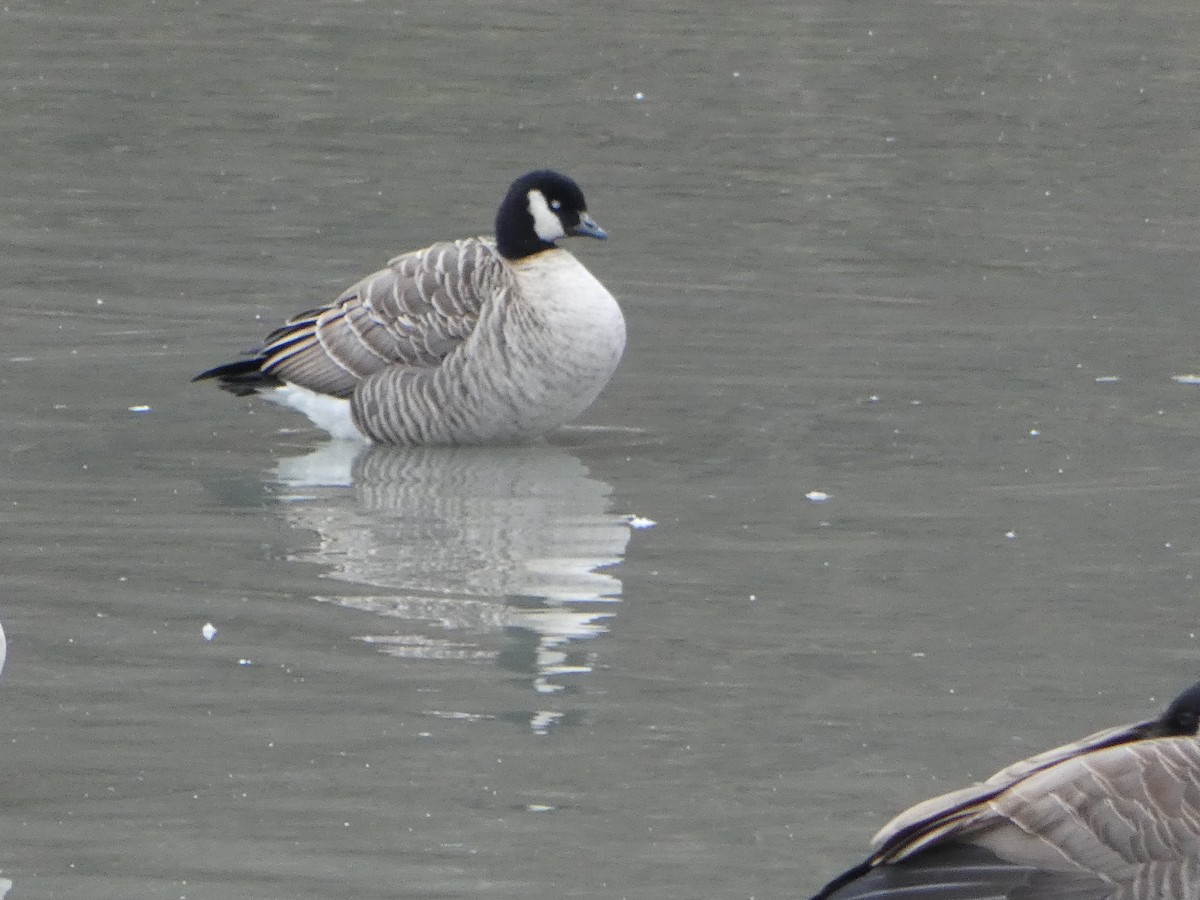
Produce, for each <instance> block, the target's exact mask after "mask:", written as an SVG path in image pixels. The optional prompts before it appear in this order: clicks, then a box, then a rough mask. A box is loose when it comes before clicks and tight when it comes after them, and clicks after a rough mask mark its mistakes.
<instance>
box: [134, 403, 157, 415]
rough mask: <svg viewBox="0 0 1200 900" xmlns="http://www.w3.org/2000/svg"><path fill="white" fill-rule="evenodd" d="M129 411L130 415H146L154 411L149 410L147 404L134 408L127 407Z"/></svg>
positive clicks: (139, 404)
mask: <svg viewBox="0 0 1200 900" xmlns="http://www.w3.org/2000/svg"><path fill="white" fill-rule="evenodd" d="M129 411H130V412H131V413H148V412H153V411H154V410H152V409H151V408H150V405H149V404H147V403H138V404H136V405H134V406H131V407H129Z"/></svg>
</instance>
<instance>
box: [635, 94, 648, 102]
mask: <svg viewBox="0 0 1200 900" xmlns="http://www.w3.org/2000/svg"><path fill="white" fill-rule="evenodd" d="M633 99H634V100H636V101H637V102H638V103H641V102H642V101H643V100H645V99H646V95H645V94H643V93H642V92H641V91H638V92H637V93H636V94H634V95H633Z"/></svg>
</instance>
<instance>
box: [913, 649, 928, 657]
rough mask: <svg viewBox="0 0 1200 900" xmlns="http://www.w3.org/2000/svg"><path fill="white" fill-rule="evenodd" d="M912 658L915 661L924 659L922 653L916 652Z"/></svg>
mask: <svg viewBox="0 0 1200 900" xmlns="http://www.w3.org/2000/svg"><path fill="white" fill-rule="evenodd" d="M913 657H915V658H916V659H924V658H925V654H924V653H923V652H922V651H920V650H918V651H917V652H916V653H914V654H913Z"/></svg>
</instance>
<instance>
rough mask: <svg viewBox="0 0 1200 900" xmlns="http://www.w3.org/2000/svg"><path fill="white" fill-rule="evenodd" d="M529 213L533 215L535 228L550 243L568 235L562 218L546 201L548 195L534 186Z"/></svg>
mask: <svg viewBox="0 0 1200 900" xmlns="http://www.w3.org/2000/svg"><path fill="white" fill-rule="evenodd" d="M529 214H530V215H531V216H533V230H534V231H535V232H537V236H538V237H539V238H541V239H542V240H543V241H545V242H546V243H548V244H552V243H554V242H555V241H557V240H558V239H559V238H563V237H566V236H567V233H566V231H564V230H563V223H562V220H561V219H559V217H558V215H557V214H556V213H555V212H554V210H552V209H551V208H550V204H549V203H547V202H546V195H545V194H543V193H542V192H541V191H539V190H538V189H537V188H534V189H533V190H532V191H530V192H529Z"/></svg>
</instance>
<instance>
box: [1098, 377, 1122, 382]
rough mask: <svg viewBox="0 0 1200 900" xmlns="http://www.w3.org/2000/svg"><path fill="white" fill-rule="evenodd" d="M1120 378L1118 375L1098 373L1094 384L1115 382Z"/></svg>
mask: <svg viewBox="0 0 1200 900" xmlns="http://www.w3.org/2000/svg"><path fill="white" fill-rule="evenodd" d="M1120 380H1121V376H1120V375H1098V376H1097V377H1096V384H1116V383H1117V382H1118V381H1120Z"/></svg>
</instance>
